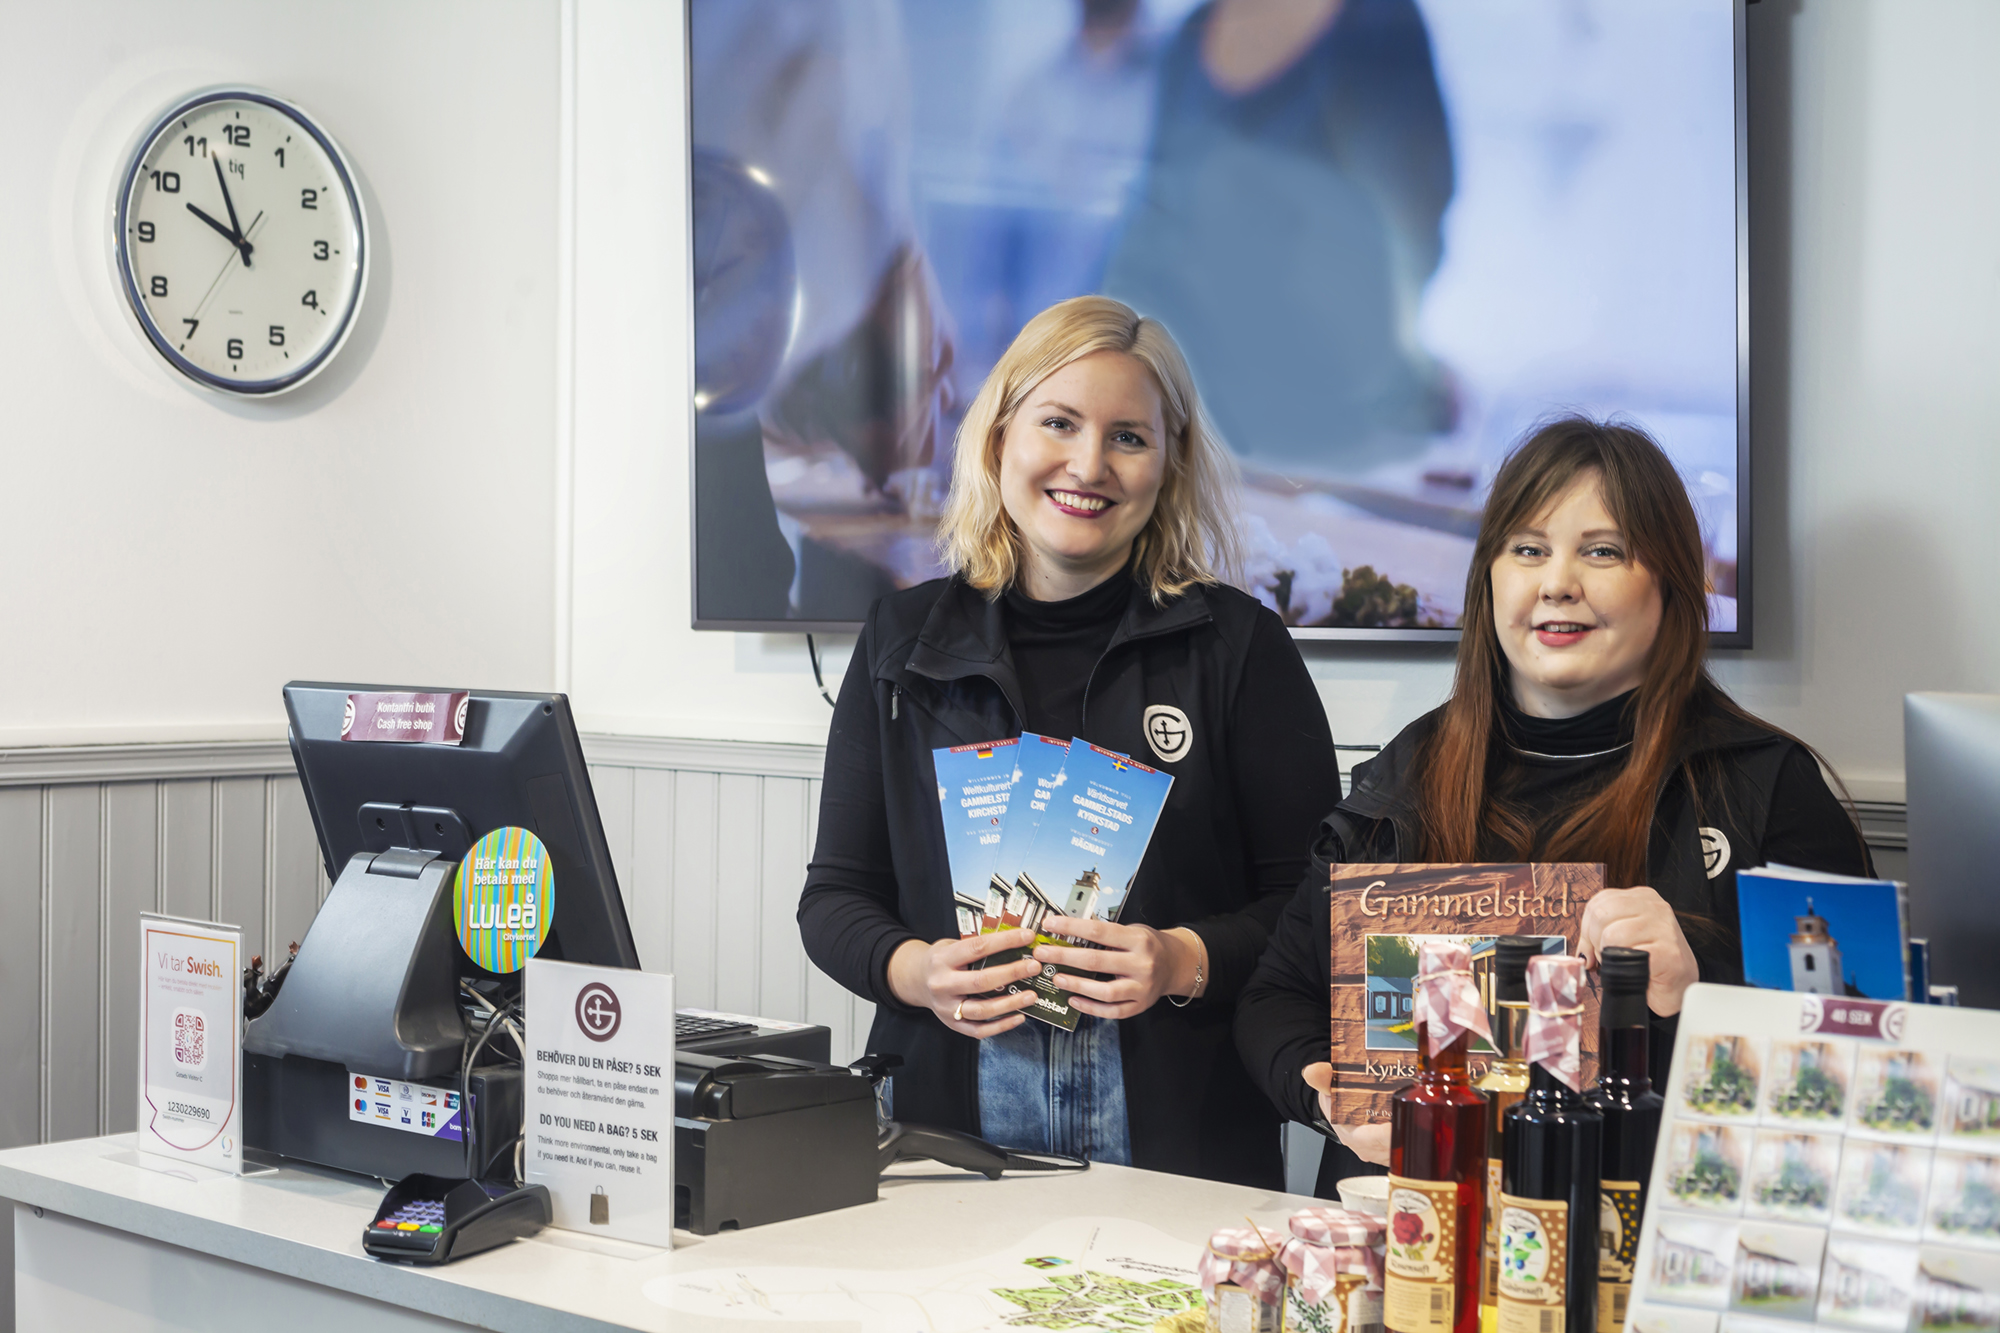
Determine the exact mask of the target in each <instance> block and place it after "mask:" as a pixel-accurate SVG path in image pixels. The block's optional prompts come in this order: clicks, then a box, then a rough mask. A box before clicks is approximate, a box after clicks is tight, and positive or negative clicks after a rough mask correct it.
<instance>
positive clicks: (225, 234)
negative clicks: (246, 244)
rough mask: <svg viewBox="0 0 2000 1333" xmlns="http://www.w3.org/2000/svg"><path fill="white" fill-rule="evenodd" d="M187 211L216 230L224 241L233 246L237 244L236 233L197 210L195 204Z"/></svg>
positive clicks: (190, 205)
mask: <svg viewBox="0 0 2000 1333" xmlns="http://www.w3.org/2000/svg"><path fill="white" fill-rule="evenodd" d="M187 210H188V212H190V213H192V214H194V215H195V216H196V217H198V218H200V219H201V220H202V221H203V222H206V223H207V224H208V225H209V226H211V227H213V228H215V229H216V230H217V231H218V232H220V233H222V239H223V240H225V241H228V242H229V243H230V244H231V245H235V244H236V233H235V232H233V231H231V230H230V229H229V228H228V227H225V226H223V225H222V224H221V223H220V222H217V221H216V220H215V219H214V218H212V217H210V216H209V215H208V214H206V213H204V212H202V211H201V210H200V209H199V208H196V207H195V206H194V205H193V204H189V205H188V206H187Z"/></svg>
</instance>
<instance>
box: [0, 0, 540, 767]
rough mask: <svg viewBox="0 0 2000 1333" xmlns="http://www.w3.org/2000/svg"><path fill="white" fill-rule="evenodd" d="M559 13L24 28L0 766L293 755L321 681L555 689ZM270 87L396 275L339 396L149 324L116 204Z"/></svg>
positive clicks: (2, 73)
mask: <svg viewBox="0 0 2000 1333" xmlns="http://www.w3.org/2000/svg"><path fill="white" fill-rule="evenodd" d="M558 15H559V9H558V6H557V4H556V3H555V2H554V0H533V2H526V0H462V2H458V3H453V2H451V0H437V2H436V3H427V4H424V5H406V4H397V3H393V2H392V0H382V2H380V3H375V2H370V0H342V2H341V3H339V4H293V5H253V6H248V7H245V6H243V5H230V4H220V3H211V2H206V0H189V2H188V3H180V4H174V5H157V4H146V3H141V2H140V0H80V2H78V3H65V4H58V5H27V4H12V5H9V6H7V9H6V23H5V27H6V40H5V42H4V44H0V122H4V123H5V124H8V125H10V126H12V127H13V132H12V133H11V134H10V136H9V140H10V149H9V172H8V185H9V188H8V192H7V198H8V206H7V207H6V208H5V209H0V254H5V255H7V256H8V257H9V258H8V261H7V265H6V274H5V277H4V279H0V290H3V291H4V292H5V300H4V307H0V308H3V309H4V317H0V404H4V407H0V411H4V418H0V420H4V426H0V451H4V458H5V471H4V476H5V480H6V489H5V496H6V517H5V521H4V523H0V568H4V570H5V571H6V573H5V576H4V578H0V624H4V625H5V627H6V628H5V631H4V634H5V638H4V643H5V651H4V652H0V746H15V745H34V744H58V743H83V742H91V741H130V740H152V739H173V738H201V739H222V738H242V737H258V736H281V735H282V734H283V710H282V707H281V704H280V699H279V693H278V688H279V686H280V685H281V684H282V683H283V682H284V681H285V680H287V679H289V678H292V677H296V676H307V677H311V676H318V677H322V678H325V677H331V678H334V679H360V680H397V681H410V682H436V683H453V682H459V681H468V680H470V681H477V682H479V683H480V684H483V685H488V686H494V687H499V686H513V687H542V688H547V687H548V686H549V685H550V684H551V683H552V682H553V677H554V653H555V632H554V623H555V621H554V595H555V587H556V581H555V577H554V561H553V559H552V553H553V551H554V541H555V535H554V526H553V525H554V515H555V512H556V505H555V500H554V495H553V489H554V483H555V480H556V473H555V459H556V451H555V442H556V411H555V408H556V387H557V386H556V380H555V375H554V369H555V363H556V362H555V352H556V333H557V299H556V298H557V293H556V276H557V273H556V264H555V258H556V222H557V217H558V209H559V203H560V200H559V197H558V193H557V190H556V183H557V182H556V161H557V158H558V156H559V153H560V149H561V136H560V134H559V124H558V116H557V74H558V67H559V61H558V48H557V36H558ZM222 82H230V83H249V84H254V85H261V86H263V87H265V88H268V89H270V90H272V91H274V92H277V93H279V94H280V95H282V96H286V97H289V98H292V99H294V100H296V101H298V102H300V103H301V104H302V105H304V106H305V107H306V108H307V109H308V110H310V111H311V112H312V113H314V114H315V115H316V116H317V117H319V118H320V120H321V121H322V123H323V124H324V126H325V128H326V129H327V130H328V131H330V132H331V133H332V134H333V135H334V137H335V138H336V139H338V140H339V141H340V142H341V144H342V146H343V147H344V148H345V149H346V150H347V153H348V154H349V156H350V158H351V160H352V162H353V164H354V166H355V167H356V168H357V170H358V172H359V175H360V177H361V185H362V190H363V194H364V198H365V201H366V206H367V208H368V210H369V215H370V221H371V223H372V226H373V233H372V239H373V241H374V246H375V264H374V271H373V273H372V275H371V276H370V278H369V286H368V292H367V296H366V303H365V305H364V307H363V313H362V315H361V320H360V324H359V325H358V327H357V330H356V333H355V335H354V336H353V338H352V339H351V341H350V342H349V344H348V346H347V348H346V349H345V351H344V352H343V353H342V355H341V356H340V358H339V360H338V361H337V362H336V363H335V364H334V366H333V367H332V368H331V369H329V371H328V372H327V373H326V374H325V375H323V376H321V377H320V379H319V380H317V381H315V382H313V383H312V384H310V385H308V386H307V387H306V388H304V389H302V390H300V391H297V392H296V393H294V394H292V395H288V396H286V397H284V398H282V399H279V400H277V401H274V402H270V403H256V404H244V403H236V402H229V401H224V400H221V399H218V398H216V397H214V396H211V395H208V394H206V393H204V392H202V391H200V390H197V389H195V388H193V387H192V386H190V385H189V384H187V383H186V382H185V381H182V380H180V379H179V377H178V376H177V375H175V374H174V373H173V372H171V371H169V370H168V369H166V368H165V366H164V364H163V363H161V362H160V361H159V359H158V358H157V357H156V356H155V355H154V354H153V353H152V352H151V351H150V349H148V348H147V347H146V346H145V345H144V344H143V343H142V341H141V339H140V337H139V334H138V333H137V330H136V327H135V326H133V325H132V323H131V321H130V318H129V316H128V315H127V314H126V313H125V312H124V311H123V310H122V309H121V308H120V307H119V305H118V304H117V300H116V297H115V295H114V289H113V287H112V283H111V277H110V269H109V261H108V258H107V245H106V241H107V237H108V234H109V230H110V223H109V216H108V209H109V206H110V201H111V197H112V189H113V177H114V175H115V174H116V173H117V172H118V170H119V169H120V168H121V167H122V165H123V161H122V159H123V155H124V153H125V152H126V150H127V148H128V141H129V139H130V137H131V136H134V135H136V134H137V133H138V131H139V130H140V129H141V128H143V125H144V123H145V121H146V120H147V119H148V117H149V116H150V115H151V114H153V113H155V112H157V111H158V110H160V109H161V108H162V107H163V106H164V105H165V104H166V103H167V102H168V100H169V99H171V98H172V97H174V96H176V95H178V94H180V93H183V92H186V91H188V90H191V89H193V88H197V87H201V86H204V85H208V84H213V83H222Z"/></svg>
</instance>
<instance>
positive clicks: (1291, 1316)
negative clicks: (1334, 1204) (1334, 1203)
mask: <svg viewBox="0 0 2000 1333" xmlns="http://www.w3.org/2000/svg"><path fill="white" fill-rule="evenodd" d="M1386 1227H1387V1223H1386V1222H1385V1221H1384V1219H1382V1218H1380V1217H1376V1216H1374V1215H1373V1214H1371V1213H1356V1212H1350V1211H1348V1210H1347V1209H1345V1208H1306V1209H1302V1210H1301V1211H1299V1212H1296V1213H1293V1214H1292V1220H1291V1233H1292V1234H1291V1235H1290V1236H1289V1237H1288V1238H1287V1239H1286V1240H1285V1243H1284V1245H1283V1246H1282V1247H1281V1248H1280V1250H1279V1252H1278V1258H1279V1261H1280V1262H1281V1263H1283V1264H1284V1266H1285V1330H1286V1333H1292V1331H1293V1330H1302V1331H1303V1333H1382V1250H1383V1245H1384V1231H1385V1230H1386Z"/></svg>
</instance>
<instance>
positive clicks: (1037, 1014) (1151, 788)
mask: <svg viewBox="0 0 2000 1333" xmlns="http://www.w3.org/2000/svg"><path fill="white" fill-rule="evenodd" d="M1173 785H1174V780H1173V778H1172V776H1170V775H1169V774H1166V773H1162V772H1160V771H1159V770H1158V769H1156V768H1149V767H1148V766H1146V765H1145V764H1142V763H1139V762H1138V761H1137V760H1134V759H1128V758H1126V757H1125V756H1124V755H1122V754H1119V753H1117V752H1116V751H1112V750H1106V749H1103V748H1101V747H1099V746H1096V745H1092V744H1090V743H1089V742H1088V741H1086V740H1083V739H1082V738H1081V737H1079V738H1078V739H1076V740H1073V741H1071V742H1070V744H1069V754H1068V757H1067V760H1066V761H1065V763H1064V764H1063V769H1062V772H1061V773H1060V774H1058V775H1057V776H1056V778H1055V780H1054V781H1053V782H1052V783H1051V784H1050V786H1049V790H1050V792H1051V795H1050V797H1049V798H1047V802H1046V803H1047V806H1048V809H1047V811H1046V812H1045V813H1044V814H1043V815H1042V818H1041V820H1040V823H1039V825H1038V827H1037V828H1036V830H1035V840H1034V845H1033V846H1032V847H1030V848H1029V850H1028V854H1027V857H1026V860H1025V861H1024V863H1023V864H1022V866H1021V869H1020V871H1019V872H1018V873H1017V874H1016V875H1015V877H1014V881H1013V885H1012V893H1011V894H1010V895H1009V897H1008V902H1007V913H1006V915H1007V917H1011V918H1013V919H1012V921H1008V920H1007V919H1006V918H1003V925H1008V924H1016V923H1018V924H1020V925H1023V926H1026V927H1028V928H1030V929H1032V930H1034V931H1035V932H1036V936H1037V940H1038V942H1041V943H1054V944H1072V945H1073V944H1076V943H1077V941H1075V940H1071V939H1065V938H1062V937H1059V936H1055V935H1052V934H1050V933H1049V932H1048V931H1047V930H1046V929H1044V928H1043V926H1042V921H1043V919H1044V918H1045V917H1047V916H1048V915H1050V914H1051V913H1061V914H1062V915H1064V916H1071V917H1095V918H1097V919H1099V920H1103V921H1116V920H1117V919H1118V914H1119V912H1120V911H1121V910H1123V908H1124V906H1125V900H1126V898H1127V897H1128V896H1129V895H1130V894H1131V892H1132V881H1133V879H1134V878H1135V877H1136V876H1137V875H1138V873H1139V863H1140V862H1141V861H1142V860H1144V859H1145V856H1146V845H1147V844H1148V843H1149V842H1151V841H1152V837H1153V829H1154V827H1155V826H1157V825H1158V824H1159V822H1160V812H1161V810H1162V809H1164V808H1165V806H1166V804H1167V793H1168V792H1169V791H1171V790H1172V789H1173ZM1017 903H1018V904H1019V906H1018V908H1017V906H1016V904H1017ZM1010 956H1011V957H1018V956H1019V955H1018V954H1013V955H1010V954H996V955H995V956H994V957H993V958H992V959H991V960H989V962H988V966H991V965H993V964H994V963H1000V962H1005V961H1007V960H1008V959H1009V957H1010ZM1072 970H1073V969H1069V968H1058V967H1047V968H1044V969H1043V970H1042V972H1041V974H1040V975H1038V976H1034V977H1031V978H1029V979H1028V980H1027V981H1025V982H1018V983H1016V984H1015V985H1014V986H1010V987H1009V988H1008V989H1010V990H1014V989H1018V987H1019V986H1031V987H1033V988H1034V990H1035V993H1036V994H1035V1004H1034V1007H1033V1008H1031V1009H1029V1010H1028V1011H1027V1013H1028V1014H1029V1015H1030V1016H1031V1017H1034V1018H1039V1019H1041V1020H1042V1021H1043V1022H1044V1023H1051V1024H1054V1025H1055V1026H1056V1027H1060V1028H1066V1029H1071V1030H1074V1029H1075V1027H1076V1022H1077V1018H1078V1017H1079V1015H1078V1012H1077V1010H1076V1008H1075V1007H1074V1006H1073V1005H1071V1004H1070V1002H1069V992H1068V991H1065V990H1062V989H1060V988H1058V987H1057V986H1056V985H1055V984H1054V976H1055V975H1056V974H1058V973H1062V972H1070V971H1072Z"/></svg>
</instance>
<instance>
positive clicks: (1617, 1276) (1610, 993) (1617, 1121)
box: [1583, 948, 1663, 1333]
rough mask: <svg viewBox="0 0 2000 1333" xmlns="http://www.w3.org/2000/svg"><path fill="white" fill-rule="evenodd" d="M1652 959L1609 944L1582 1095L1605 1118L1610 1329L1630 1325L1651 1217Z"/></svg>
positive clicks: (1604, 1296) (1601, 1266)
mask: <svg viewBox="0 0 2000 1333" xmlns="http://www.w3.org/2000/svg"><path fill="white" fill-rule="evenodd" d="M1650 966H1651V960H1650V959H1649V958H1648V957H1647V954H1646V951H1645V950H1644V949H1619V948H1607V949H1605V950H1604V952H1603V955H1602V957H1600V958H1599V960H1598V968H1597V970H1598V977H1599V979H1600V980H1601V981H1602V983H1603V986H1604V1003H1603V1007H1602V1008H1601V1009H1600V1010H1599V1011H1598V1012H1599V1018H1600V1022H1601V1024H1602V1030H1601V1039H1600V1044H1599V1046H1598V1061H1599V1063H1598V1076H1597V1083H1596V1085H1595V1086H1594V1087H1592V1088H1591V1089H1590V1091H1589V1092H1586V1093H1585V1094H1584V1095H1583V1099H1584V1101H1585V1102H1586V1103H1587V1104H1589V1105H1590V1106H1591V1107H1593V1108H1595V1109H1596V1111H1597V1113H1598V1114H1599V1115H1601V1116H1603V1117H1604V1154H1603V1157H1602V1158H1601V1159H1600V1160H1601V1162H1602V1164H1603V1177H1604V1183H1603V1190H1602V1193H1603V1200H1602V1203H1601V1204H1600V1212H1599V1215H1598V1224H1597V1225H1598V1253H1597V1326H1598V1327H1599V1328H1601V1329H1604V1330H1605V1333H1612V1330H1614V1329H1622V1328H1623V1327H1624V1326H1625V1306H1626V1303H1627V1302H1628V1301H1629V1300H1630V1299H1631V1296H1632V1267H1633V1261H1634V1260H1635V1259H1636V1258H1637V1257H1638V1253H1639V1223H1640V1221H1641V1220H1642V1219H1643V1218H1644V1217H1645V1215H1646V1187H1647V1184H1648V1182H1650V1181H1651V1180H1652V1178H1653V1147H1654V1145H1655V1144H1656V1143H1657V1142H1658V1140H1659V1137H1660V1107H1661V1105H1662V1101H1663V1099H1662V1098H1661V1096H1660V1094H1659V1093H1657V1092H1655V1091H1653V1080H1652V1076H1651V1075H1650V1074H1649V1073H1648V1072H1647V1071H1648V1069H1649V1065H1648V1060H1649V1059H1650V1057H1651V1054H1652V1051H1651V1045H1650V1040H1649V1038H1650V1035H1651V1029H1652V1020H1651V1016H1650V1015H1649V1014H1648V1013H1647V1010H1646V983H1647V981H1648V979H1649V973H1650Z"/></svg>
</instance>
